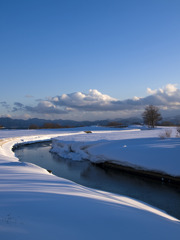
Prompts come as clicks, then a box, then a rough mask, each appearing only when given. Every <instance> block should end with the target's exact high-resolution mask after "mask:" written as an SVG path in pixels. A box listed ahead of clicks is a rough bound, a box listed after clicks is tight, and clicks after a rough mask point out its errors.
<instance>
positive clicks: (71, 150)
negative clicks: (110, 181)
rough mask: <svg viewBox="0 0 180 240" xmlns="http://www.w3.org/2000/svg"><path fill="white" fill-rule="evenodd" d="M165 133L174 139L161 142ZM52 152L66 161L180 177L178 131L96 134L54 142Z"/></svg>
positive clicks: (56, 139) (166, 129) (159, 129)
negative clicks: (124, 167) (167, 132)
mask: <svg viewBox="0 0 180 240" xmlns="http://www.w3.org/2000/svg"><path fill="white" fill-rule="evenodd" d="M165 131H172V137H171V138H165V139H162V138H161V137H160V136H161V135H164V132H165ZM52 152H56V153H57V154H58V155H60V156H61V157H64V158H70V159H72V160H76V161H81V160H84V159H88V160H90V161H92V162H95V163H103V162H108V163H114V164H119V165H122V166H128V167H133V168H134V169H138V170H145V171H153V172H157V173H161V174H168V175H170V176H173V177H180V159H179V156H180V138H177V136H176V129H175V128H157V129H153V130H141V129H126V130H119V131H108V132H107V131H94V132H92V133H91V134H86V135H85V134H78V135H73V136H71V135H70V136H66V137H58V138H55V139H53V148H52Z"/></svg>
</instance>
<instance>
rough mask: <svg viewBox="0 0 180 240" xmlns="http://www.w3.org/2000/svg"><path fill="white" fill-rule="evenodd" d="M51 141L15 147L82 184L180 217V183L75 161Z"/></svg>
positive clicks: (26, 157) (24, 156) (27, 158)
mask: <svg viewBox="0 0 180 240" xmlns="http://www.w3.org/2000/svg"><path fill="white" fill-rule="evenodd" d="M50 148H51V144H50V143H36V144H32V145H28V146H23V147H20V148H18V149H16V150H15V153H16V156H17V157H18V158H19V159H20V161H22V162H31V163H34V164H36V165H39V166H41V167H43V168H46V169H49V170H51V171H52V172H53V174H55V175H57V176H59V177H63V178H66V179H69V180H72V181H74V182H76V183H79V184H81V185H84V186H87V187H91V188H96V189H99V190H104V191H109V192H113V193H118V194H121V195H125V196H129V197H132V198H135V199H138V200H141V201H143V202H146V203H149V204H151V205H153V206H156V207H158V208H160V209H163V210H165V211H166V212H168V213H169V214H171V215H172V216H175V217H176V218H178V219H180V186H174V185H167V184H162V183H161V182H157V181H153V180H150V179H147V178H145V179H144V178H142V177H136V176H135V175H132V174H127V173H124V172H122V171H120V170H115V169H109V168H102V167H100V166H97V165H95V164H91V163H90V162H89V161H82V162H77V161H72V160H69V159H64V158H60V157H59V156H57V155H56V154H52V153H50V152H49V150H50Z"/></svg>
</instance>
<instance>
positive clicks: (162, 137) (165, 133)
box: [159, 129, 172, 139]
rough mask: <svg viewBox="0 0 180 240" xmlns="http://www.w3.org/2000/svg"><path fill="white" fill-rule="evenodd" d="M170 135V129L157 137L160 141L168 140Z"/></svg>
mask: <svg viewBox="0 0 180 240" xmlns="http://www.w3.org/2000/svg"><path fill="white" fill-rule="evenodd" d="M171 134H172V130H171V129H167V130H165V131H164V132H163V133H161V134H159V137H160V138H161V139H165V138H170V137H171Z"/></svg>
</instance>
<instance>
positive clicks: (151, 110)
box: [142, 105, 162, 128]
mask: <svg viewBox="0 0 180 240" xmlns="http://www.w3.org/2000/svg"><path fill="white" fill-rule="evenodd" d="M142 117H143V119H144V123H145V124H147V125H148V126H149V127H152V128H154V127H155V125H156V123H157V122H158V121H160V120H161V119H162V117H161V114H160V113H159V108H158V107H156V106H153V105H149V106H147V107H146V108H145V111H144V112H143V114H142Z"/></svg>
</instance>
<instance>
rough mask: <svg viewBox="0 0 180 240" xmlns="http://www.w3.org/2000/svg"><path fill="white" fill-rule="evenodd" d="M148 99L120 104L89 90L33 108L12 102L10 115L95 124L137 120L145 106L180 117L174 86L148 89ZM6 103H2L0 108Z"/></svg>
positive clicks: (178, 92) (179, 97) (179, 99)
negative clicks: (20, 114)
mask: <svg viewBox="0 0 180 240" xmlns="http://www.w3.org/2000/svg"><path fill="white" fill-rule="evenodd" d="M147 94H148V95H147V96H146V97H144V98H141V97H134V98H132V99H126V100H123V101H120V100H118V99H116V98H113V97H111V96H108V95H106V94H103V93H101V92H99V91H98V90H96V89H93V90H92V89H90V90H89V92H88V93H82V92H75V93H70V94H62V95H60V96H55V97H51V98H49V99H46V100H40V101H39V102H38V103H37V104H36V105H35V106H26V105H23V104H22V103H19V102H15V103H14V107H13V112H19V111H21V112H26V113H29V114H31V115H33V116H36V117H37V116H41V117H44V116H45V117H46V118H48V117H49V118H50V117H51V118H58V117H59V118H66V119H75V120H85V119H89V120H95V119H105V118H115V117H119V118H121V117H122V118H123V117H131V116H138V115H139V116H140V115H141V113H142V111H143V110H144V108H145V107H146V106H147V105H150V104H152V105H155V106H157V107H159V108H160V110H161V111H162V112H163V114H168V113H169V114H173V115H178V114H180V89H178V88H177V85H176V84H168V85H166V86H165V87H163V88H159V89H151V88H147ZM6 104H7V103H5V102H1V105H6Z"/></svg>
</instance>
